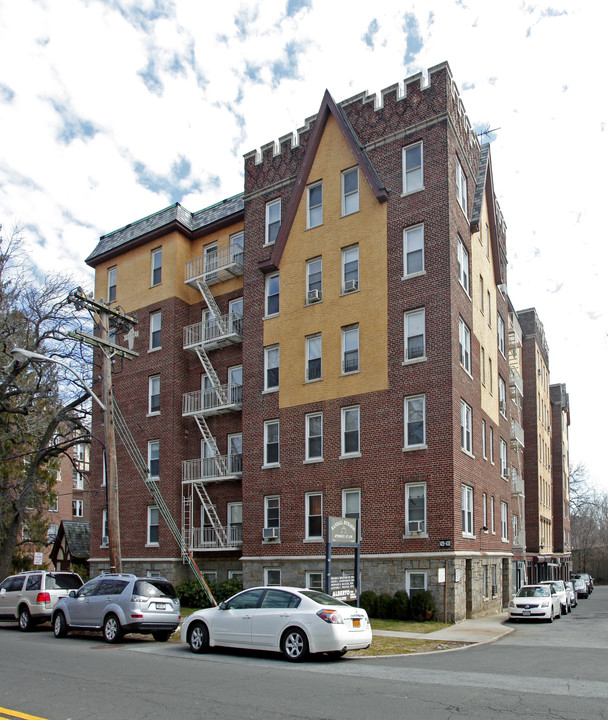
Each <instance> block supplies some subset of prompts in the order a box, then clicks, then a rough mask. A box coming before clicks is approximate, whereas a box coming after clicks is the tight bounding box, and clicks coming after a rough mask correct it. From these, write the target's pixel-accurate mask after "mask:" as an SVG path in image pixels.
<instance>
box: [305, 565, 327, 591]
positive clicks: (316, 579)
mask: <svg viewBox="0 0 608 720" xmlns="http://www.w3.org/2000/svg"><path fill="white" fill-rule="evenodd" d="M306 587H307V588H308V589H309V590H319V591H321V592H323V573H322V572H311V571H310V570H307V571H306Z"/></svg>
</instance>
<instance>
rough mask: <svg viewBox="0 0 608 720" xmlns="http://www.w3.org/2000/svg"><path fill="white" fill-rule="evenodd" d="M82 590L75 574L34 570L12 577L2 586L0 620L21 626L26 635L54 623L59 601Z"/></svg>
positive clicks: (0, 588)
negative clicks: (74, 591) (39, 626)
mask: <svg viewBox="0 0 608 720" xmlns="http://www.w3.org/2000/svg"><path fill="white" fill-rule="evenodd" d="M81 586H82V580H81V578H80V575H77V574H76V573H73V572H64V571H58V572H47V571H46V570H32V571H30V572H22V573H19V574H18V575H11V576H10V577H7V578H6V579H5V580H3V581H2V583H0V620H2V621H3V622H18V623H19V629H20V630H22V631H23V632H27V631H28V630H31V629H32V628H33V627H34V625H38V623H43V622H46V621H47V620H50V619H51V615H52V614H53V608H54V607H55V605H56V604H57V601H58V600H59V598H62V597H67V594H68V593H69V591H70V590H78V588H79V587H81Z"/></svg>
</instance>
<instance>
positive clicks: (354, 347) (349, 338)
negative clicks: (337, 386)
mask: <svg viewBox="0 0 608 720" xmlns="http://www.w3.org/2000/svg"><path fill="white" fill-rule="evenodd" d="M355 353H356V367H355V362H354V359H355ZM347 356H348V358H347ZM351 364H352V367H350V366H351ZM360 364H361V358H360V352H359V325H358V323H357V324H355V325H347V326H346V327H343V328H342V375H351V374H352V373H358V372H359V369H360ZM347 366H348V367H347Z"/></svg>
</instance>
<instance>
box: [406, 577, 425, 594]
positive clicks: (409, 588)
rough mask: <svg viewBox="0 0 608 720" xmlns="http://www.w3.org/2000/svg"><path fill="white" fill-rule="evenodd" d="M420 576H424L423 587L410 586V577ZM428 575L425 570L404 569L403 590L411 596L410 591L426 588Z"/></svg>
mask: <svg viewBox="0 0 608 720" xmlns="http://www.w3.org/2000/svg"><path fill="white" fill-rule="evenodd" d="M418 575H420V576H422V577H423V578H424V587H415V586H414V587H412V578H413V577H414V576H418ZM427 582H428V575H427V571H426V570H406V571H405V590H406V592H407V594H408V595H409V596H410V598H411V597H412V592H414V593H416V592H419V591H422V590H426V589H427Z"/></svg>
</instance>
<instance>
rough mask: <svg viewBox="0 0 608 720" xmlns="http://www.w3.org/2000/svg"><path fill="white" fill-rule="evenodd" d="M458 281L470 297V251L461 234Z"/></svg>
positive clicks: (459, 238)
mask: <svg viewBox="0 0 608 720" xmlns="http://www.w3.org/2000/svg"><path fill="white" fill-rule="evenodd" d="M458 282H459V283H460V284H461V285H462V287H463V288H464V291H465V292H466V294H467V295H468V296H469V297H470V295H471V275H470V267H469V251H468V250H467V248H466V245H465V244H464V242H463V241H462V238H461V237H460V236H458Z"/></svg>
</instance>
